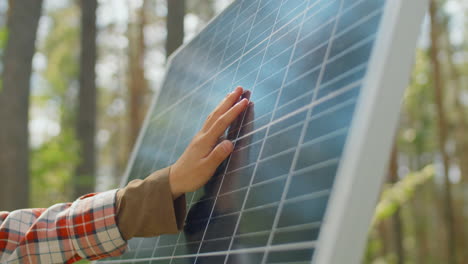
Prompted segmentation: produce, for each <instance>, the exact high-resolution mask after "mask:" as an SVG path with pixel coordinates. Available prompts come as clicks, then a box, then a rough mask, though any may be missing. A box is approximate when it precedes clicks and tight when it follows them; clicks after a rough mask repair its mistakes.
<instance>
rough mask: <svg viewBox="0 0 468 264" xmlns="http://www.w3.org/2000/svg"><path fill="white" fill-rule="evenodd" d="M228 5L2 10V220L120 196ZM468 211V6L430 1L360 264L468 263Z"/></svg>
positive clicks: (91, 2)
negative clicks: (187, 62)
mask: <svg viewBox="0 0 468 264" xmlns="http://www.w3.org/2000/svg"><path fill="white" fill-rule="evenodd" d="M229 2H230V1H229V0H224V1H220V0H217V1H215V0H190V1H185V0H137V1H136V0H127V1H112V0H99V1H97V0H83V1H78V0H76V1H73V0H22V1H18V0H16V1H15V0H0V62H1V63H0V73H1V75H0V120H1V122H0V150H1V152H0V181H1V184H0V209H1V210H13V209H16V208H25V207H48V206H50V205H52V204H54V203H57V202H64V201H71V200H73V199H75V198H77V197H78V196H79V195H82V194H85V193H88V192H94V191H95V190H97V191H103V190H107V189H110V188H116V187H118V185H119V182H120V180H121V176H122V175H123V173H124V170H125V166H126V163H127V160H128V157H129V154H130V152H131V149H132V147H133V144H134V142H135V138H136V136H137V135H138V131H139V128H140V126H141V123H142V120H143V118H144V115H145V113H146V109H147V108H148V105H149V103H150V100H151V98H152V95H153V94H154V93H155V92H156V90H157V87H158V85H159V83H160V82H161V80H162V76H163V74H164V65H165V62H166V58H167V56H168V55H169V54H170V53H172V52H173V51H174V50H175V49H176V48H177V47H178V46H179V45H181V44H182V43H183V42H184V41H187V40H189V39H191V38H192V37H193V36H194V35H195V34H196V33H197V32H198V31H200V30H201V29H202V28H203V26H204V25H205V24H206V23H207V22H208V21H209V20H210V19H211V18H212V17H213V16H214V15H216V14H217V13H219V12H220V11H221V10H222V9H223V8H224V7H225V6H227V5H228V4H229ZM247 88H248V87H247ZM13 197H14V199H13ZM467 201H468V2H467V1H465V0H432V2H431V8H430V10H429V11H428V15H427V16H426V18H425V22H424V24H423V26H422V33H421V36H420V41H419V44H418V48H417V53H416V56H415V62H414V69H413V74H412V77H411V80H410V85H409V87H408V89H407V90H406V94H405V97H404V102H403V104H402V110H401V118H400V127H399V130H398V132H397V136H396V138H395V144H394V148H393V153H392V157H391V161H390V166H389V170H388V177H387V180H386V183H385V185H384V186H383V188H382V196H381V200H380V202H379V204H378V205H377V208H376V213H375V216H374V219H373V223H372V227H371V229H370V233H369V240H368V247H367V251H366V254H365V259H364V262H365V263H398V264H403V263H424V264H426V263H450V264H453V263H468V250H467V247H468V225H467V224H468V202H467Z"/></svg>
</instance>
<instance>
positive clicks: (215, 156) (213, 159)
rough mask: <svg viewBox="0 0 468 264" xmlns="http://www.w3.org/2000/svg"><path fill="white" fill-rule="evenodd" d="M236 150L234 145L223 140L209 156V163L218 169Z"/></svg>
mask: <svg viewBox="0 0 468 264" xmlns="http://www.w3.org/2000/svg"><path fill="white" fill-rule="evenodd" d="M233 149H234V145H233V144H232V142H231V141H229V140H223V141H222V142H221V143H219V144H218V145H217V146H216V147H215V148H214V149H213V150H212V151H211V153H210V154H209V155H208V163H209V164H210V165H211V166H213V167H218V166H219V164H221V162H223V161H224V160H225V159H226V158H227V157H228V156H229V154H231V152H232V150H233Z"/></svg>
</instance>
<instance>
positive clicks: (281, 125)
mask: <svg viewBox="0 0 468 264" xmlns="http://www.w3.org/2000/svg"><path fill="white" fill-rule="evenodd" d="M306 114H307V111H303V112H300V113H297V114H295V115H292V116H290V117H288V118H286V119H284V120H282V121H281V122H278V123H276V124H273V125H271V126H270V130H269V133H270V134H276V133H277V132H279V131H281V130H285V129H287V128H288V127H291V126H295V125H298V124H303V123H304V119H305V117H306Z"/></svg>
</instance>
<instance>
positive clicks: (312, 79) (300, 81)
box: [279, 69, 320, 106]
mask: <svg viewBox="0 0 468 264" xmlns="http://www.w3.org/2000/svg"><path fill="white" fill-rule="evenodd" d="M319 73H320V69H315V70H313V71H311V72H308V73H306V74H304V75H302V76H300V77H298V78H297V79H296V80H293V81H291V82H290V83H289V84H286V86H284V87H283V89H282V91H281V96H280V99H279V106H282V105H285V104H286V103H288V102H290V101H291V100H294V99H296V98H298V97H300V96H302V95H304V94H305V93H307V92H312V91H313V90H315V88H316V86H317V78H318V76H319Z"/></svg>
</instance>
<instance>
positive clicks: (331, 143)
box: [296, 132, 347, 170]
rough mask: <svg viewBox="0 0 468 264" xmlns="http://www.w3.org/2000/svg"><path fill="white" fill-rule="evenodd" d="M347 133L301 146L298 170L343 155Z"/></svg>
mask: <svg viewBox="0 0 468 264" xmlns="http://www.w3.org/2000/svg"><path fill="white" fill-rule="evenodd" d="M346 136H347V133H346V132H343V133H342V134H339V135H337V136H333V137H329V138H327V139H324V140H321V141H318V142H315V143H313V144H308V145H305V146H303V147H301V149H300V151H299V157H298V159H297V164H296V170H299V169H303V168H305V167H309V166H311V165H315V164H318V163H320V162H325V161H328V160H331V159H337V158H340V157H341V153H342V151H343V147H344V144H345V139H346Z"/></svg>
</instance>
